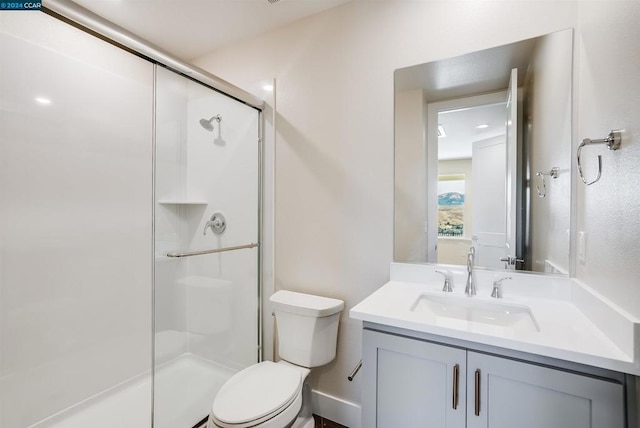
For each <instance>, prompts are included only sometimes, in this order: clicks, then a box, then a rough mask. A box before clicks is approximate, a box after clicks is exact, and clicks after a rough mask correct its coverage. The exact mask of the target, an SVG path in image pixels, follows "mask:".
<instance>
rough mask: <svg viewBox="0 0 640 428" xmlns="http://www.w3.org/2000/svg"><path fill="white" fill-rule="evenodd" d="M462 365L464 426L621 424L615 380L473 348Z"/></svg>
mask: <svg viewBox="0 0 640 428" xmlns="http://www.w3.org/2000/svg"><path fill="white" fill-rule="evenodd" d="M467 365H468V372H467V403H469V406H468V408H467V427H468V428H507V427H518V428H541V427H545V428H615V427H619V428H623V427H624V426H625V416H624V415H625V396H624V387H623V386H622V385H621V384H619V383H616V382H612V381H609V380H605V379H600V378H594V377H591V376H585V375H582V374H576V373H570V372H566V371H562V370H557V369H552V368H547V367H542V366H539V365H535V364H530V363H526V362H520V361H514V360H511V359H507V358H502V357H495V356H492V355H487V354H481V353H477V352H473V351H469V352H468V358H467ZM476 385H477V386H476Z"/></svg>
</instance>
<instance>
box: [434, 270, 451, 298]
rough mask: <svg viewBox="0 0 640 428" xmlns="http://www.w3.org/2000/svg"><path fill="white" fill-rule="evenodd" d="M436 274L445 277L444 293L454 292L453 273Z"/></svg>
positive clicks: (438, 271)
mask: <svg viewBox="0 0 640 428" xmlns="http://www.w3.org/2000/svg"><path fill="white" fill-rule="evenodd" d="M436 273H439V274H441V275H443V276H444V287H442V291H444V292H445V293H451V292H452V291H453V276H451V272H449V271H446V272H442V271H440V270H437V271H436Z"/></svg>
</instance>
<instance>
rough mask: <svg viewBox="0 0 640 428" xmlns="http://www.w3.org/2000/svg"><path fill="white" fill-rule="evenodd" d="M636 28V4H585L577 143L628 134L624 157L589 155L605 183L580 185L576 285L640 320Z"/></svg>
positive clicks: (639, 45) (639, 61)
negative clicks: (581, 249) (581, 252)
mask: <svg viewBox="0 0 640 428" xmlns="http://www.w3.org/2000/svg"><path fill="white" fill-rule="evenodd" d="M638 22H640V2H637V1H626V2H622V1H616V2H597V1H594V2H584V3H581V4H580V9H579V31H578V32H577V40H576V44H577V56H578V58H577V70H576V74H577V79H578V80H577V85H578V91H577V116H578V120H577V133H576V138H575V141H574V144H577V143H578V142H579V141H581V140H582V139H583V138H591V139H595V138H603V137H605V136H606V135H607V134H608V133H609V131H610V130H611V129H624V130H625V132H624V140H623V142H622V147H621V148H620V150H618V151H615V152H609V151H608V150H607V149H606V147H604V146H602V147H598V148H594V147H589V148H587V149H585V150H584V151H583V153H584V155H585V157H584V162H585V164H587V165H589V166H588V167H587V166H585V174H587V177H588V178H591V177H594V176H593V174H594V173H596V171H597V169H594V166H595V165H596V164H597V160H596V155H598V154H601V155H602V178H601V179H600V181H599V182H597V183H595V184H593V185H591V186H585V185H584V184H582V182H581V181H580V182H578V185H577V186H578V195H577V196H578V227H577V229H578V230H580V231H585V232H586V233H587V241H586V242H587V247H586V260H585V262H581V261H577V277H578V278H579V279H581V280H583V281H584V282H586V283H587V284H589V285H591V286H592V287H594V288H596V289H597V290H598V291H599V292H601V293H602V294H603V295H605V296H607V297H608V298H610V299H611V300H612V301H613V302H615V303H617V304H618V305H619V306H621V307H622V308H624V309H626V310H627V311H629V312H630V313H631V314H633V315H634V316H636V317H640V286H639V284H640V282H639V279H638V278H640V197H639V196H640V194H639V192H638V183H639V178H640V172H639V171H638V165H640V79H638V76H640V55H639V54H638V53H639V52H640V27H639V26H638ZM589 149H592V150H589ZM574 153H575V151H574ZM574 156H575V155H574ZM596 168H597V167H596Z"/></svg>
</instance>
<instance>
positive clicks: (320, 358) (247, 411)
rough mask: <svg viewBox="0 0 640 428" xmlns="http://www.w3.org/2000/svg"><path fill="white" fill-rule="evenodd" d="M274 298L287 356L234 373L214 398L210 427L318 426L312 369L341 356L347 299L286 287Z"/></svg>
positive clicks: (281, 345) (282, 348) (281, 351)
mask: <svg viewBox="0 0 640 428" xmlns="http://www.w3.org/2000/svg"><path fill="white" fill-rule="evenodd" d="M270 300H271V303H272V308H273V312H274V314H275V316H276V324H277V328H278V353H279V354H280V358H281V359H282V360H281V361H279V362H278V363H273V362H271V361H263V362H262V363H258V364H254V365H252V366H250V367H247V368H246V369H244V370H242V371H240V372H238V373H236V374H235V375H234V376H233V377H231V379H229V380H228V381H227V382H226V383H225V384H224V385H223V386H222V388H220V391H219V392H218V395H216V398H215V400H214V401H213V409H212V411H211V415H210V416H209V422H208V424H207V428H217V427H220V428H248V427H260V428H287V427H293V428H313V426H314V424H313V417H312V412H311V406H310V399H311V398H310V397H309V391H310V389H309V387H308V386H307V387H306V388H304V386H305V383H304V382H305V379H306V377H307V375H308V374H309V372H310V370H309V369H310V368H313V367H318V366H322V365H325V364H328V363H330V362H331V361H333V359H334V358H335V356H336V342H337V338H338V321H339V320H340V311H341V310H342V308H343V307H344V302H343V301H342V300H337V299H330V298H327V297H320V296H313V295H310V294H303V293H295V292H292V291H284V290H282V291H278V292H276V293H274V294H273V295H272V296H271V298H270ZM303 390H307V392H305V393H304V397H303Z"/></svg>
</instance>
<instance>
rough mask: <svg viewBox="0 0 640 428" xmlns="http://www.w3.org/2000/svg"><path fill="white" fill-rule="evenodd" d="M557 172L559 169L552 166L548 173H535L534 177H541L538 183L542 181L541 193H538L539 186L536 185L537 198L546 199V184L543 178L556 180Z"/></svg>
mask: <svg viewBox="0 0 640 428" xmlns="http://www.w3.org/2000/svg"><path fill="white" fill-rule="evenodd" d="M559 171H560V169H559V168H558V167H557V166H554V167H553V168H551V171H549V172H542V171H538V172H536V176H537V177H541V179H540V181H542V191H540V186H538V185H536V190H537V191H538V197H539V198H546V197H547V184H546V183H545V180H544V177H545V176H547V175H548V176H549V177H551V178H558V172H559Z"/></svg>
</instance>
